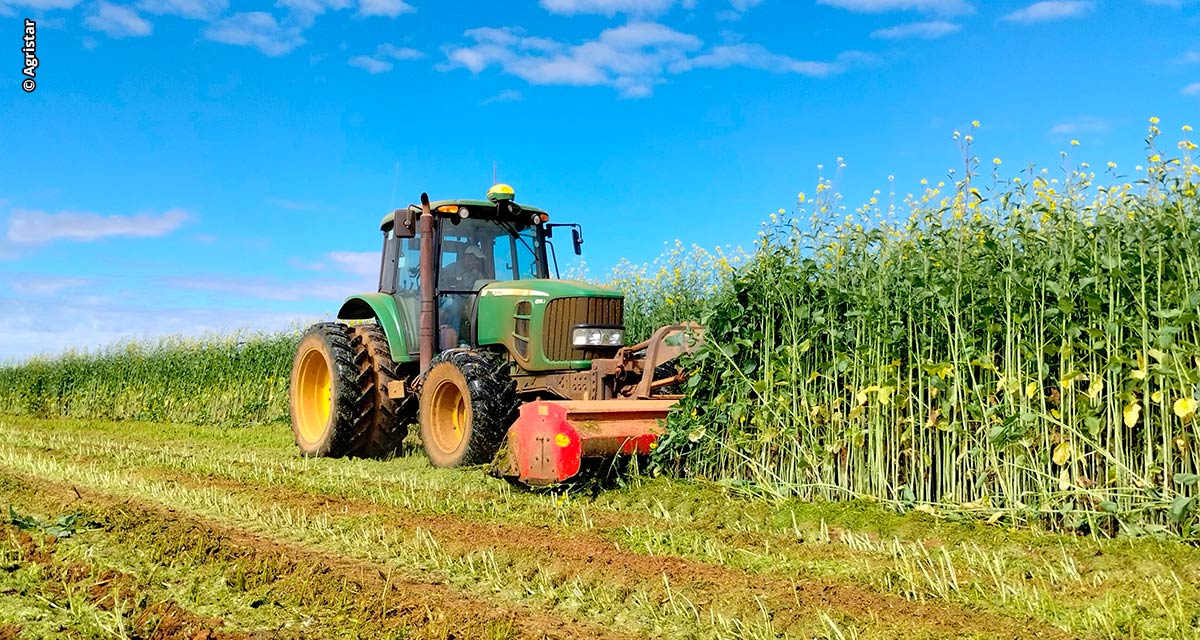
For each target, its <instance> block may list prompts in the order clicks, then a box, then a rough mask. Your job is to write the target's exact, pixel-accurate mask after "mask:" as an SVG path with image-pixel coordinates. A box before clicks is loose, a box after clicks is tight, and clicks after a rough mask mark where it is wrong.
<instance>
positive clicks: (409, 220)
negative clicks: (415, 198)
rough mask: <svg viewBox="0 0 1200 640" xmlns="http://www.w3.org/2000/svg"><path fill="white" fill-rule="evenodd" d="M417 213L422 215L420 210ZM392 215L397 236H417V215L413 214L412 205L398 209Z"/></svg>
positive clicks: (393, 227)
mask: <svg viewBox="0 0 1200 640" xmlns="http://www.w3.org/2000/svg"><path fill="white" fill-rule="evenodd" d="M417 215H418V216H419V215H421V214H420V212H419V211H418V212H417ZM392 216H393V217H392V222H393V226H392V229H393V231H394V233H395V235H396V237H397V238H415V237H416V236H417V222H416V221H417V217H416V216H414V215H413V211H412V207H409V208H408V209H396V211H395V212H393V213H392Z"/></svg>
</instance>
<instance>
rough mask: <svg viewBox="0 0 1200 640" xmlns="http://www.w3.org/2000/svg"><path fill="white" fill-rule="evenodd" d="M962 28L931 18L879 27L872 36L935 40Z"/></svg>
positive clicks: (891, 38)
mask: <svg viewBox="0 0 1200 640" xmlns="http://www.w3.org/2000/svg"><path fill="white" fill-rule="evenodd" d="M961 29H962V27H961V26H959V25H957V24H954V23H953V22H947V21H945V20H931V21H929V22H911V23H909V24H902V25H897V26H895V27H888V28H886V29H878V30H876V31H872V32H871V37H872V38H882V39H884V40H903V39H907V38H921V39H923V40H935V39H937V38H942V37H945V36H948V35H950V34H952V33H956V32H958V31H960V30H961Z"/></svg>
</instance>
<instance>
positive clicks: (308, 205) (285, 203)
mask: <svg viewBox="0 0 1200 640" xmlns="http://www.w3.org/2000/svg"><path fill="white" fill-rule="evenodd" d="M266 202H267V204H273V205H275V206H277V207H280V208H283V209H287V210H289V211H308V212H320V211H328V210H329V207H327V206H325V205H322V204H317V203H315V202H298V201H296V200H286V199H284V198H267V200H266Z"/></svg>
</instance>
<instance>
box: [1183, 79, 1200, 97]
mask: <svg viewBox="0 0 1200 640" xmlns="http://www.w3.org/2000/svg"><path fill="white" fill-rule="evenodd" d="M1179 93H1181V94H1183V95H1185V96H1200V82H1193V83H1191V84H1189V85H1188V86H1186V87H1184V88H1182V89H1180V90H1179Z"/></svg>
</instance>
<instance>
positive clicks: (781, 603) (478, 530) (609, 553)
mask: <svg viewBox="0 0 1200 640" xmlns="http://www.w3.org/2000/svg"><path fill="white" fill-rule="evenodd" d="M153 471H154V475H155V476H156V477H159V478H162V479H166V480H170V481H172V482H177V483H179V484H180V485H182V486H186V487H189V488H219V489H222V490H224V491H227V492H229V493H231V494H238V495H243V496H247V497H251V498H252V499H261V500H262V501H264V502H266V503H268V504H286V505H289V506H292V507H299V508H303V509H304V510H305V511H307V512H308V513H310V514H313V515H316V514H327V515H330V516H338V515H366V516H373V517H378V518H381V519H383V520H384V521H386V522H387V523H388V524H389V525H391V526H394V527H395V528H396V529H398V530H401V531H407V530H415V529H418V528H420V529H424V530H426V531H429V532H430V533H431V534H432V535H433V536H434V538H435V539H436V540H437V541H438V543H439V544H440V545H441V546H442V548H443V549H445V550H447V551H450V552H452V553H457V554H461V555H465V554H467V553H470V552H471V551H475V550H478V549H491V550H494V551H499V552H502V553H504V554H505V555H506V556H508V557H509V558H510V559H513V560H514V562H525V563H530V564H533V565H536V567H538V568H541V569H543V570H546V571H550V572H552V573H555V574H558V575H562V576H566V577H568V578H570V577H580V578H583V579H591V580H600V581H603V582H605V583H608V584H613V585H620V586H622V587H623V588H625V589H627V590H629V591H632V590H633V589H635V588H638V587H644V586H647V585H659V584H663V583H664V580H665V581H666V583H667V584H669V586H670V589H672V590H677V591H678V592H679V593H681V594H683V595H684V596H685V597H686V598H687V599H688V600H690V601H691V602H692V603H693V604H695V605H696V606H697V607H699V608H700V609H701V610H702V611H703V610H704V609H709V610H713V611H716V612H718V613H723V614H726V615H728V614H736V615H739V616H743V617H744V618H745V619H760V617H761V615H762V609H763V608H764V607H765V608H766V610H767V611H768V612H770V614H769V616H770V618H771V622H772V625H773V626H774V627H775V628H776V629H777V630H779V631H793V632H798V631H804V630H806V629H807V628H808V627H809V625H810V624H811V621H812V619H813V616H814V613H815V612H816V611H819V610H834V611H839V612H841V613H843V614H845V615H847V616H850V617H852V618H854V619H856V620H860V621H862V622H864V623H870V624H871V625H872V626H880V627H882V628H885V629H888V630H889V633H890V634H894V635H896V636H907V635H913V634H916V635H920V634H921V633H928V632H929V631H931V630H932V631H937V632H939V633H942V634H946V635H953V636H960V635H969V634H972V633H983V632H986V633H991V634H994V635H995V636H997V637H1004V638H1066V637H1069V636H1068V635H1067V634H1063V633H1061V632H1058V631H1056V630H1053V629H1047V628H1046V627H1045V625H1044V624H1043V623H1040V622H1035V621H1034V619H1032V618H1029V619H1025V620H1016V619H1012V618H1007V617H1003V616H997V615H991V614H986V613H981V612H978V611H974V610H971V609H968V608H965V607H962V606H956V605H954V604H950V603H928V602H926V603H921V602H913V601H911V600H906V599H904V598H902V597H899V596H893V595H888V594H882V593H879V592H876V591H872V590H869V589H866V588H863V587H859V586H855V585H849V584H845V583H839V582H835V581H831V580H820V579H816V580H814V579H811V578H806V577H804V576H796V578H795V579H794V580H787V579H783V578H779V577H775V576H767V575H763V574H758V573H751V572H749V571H744V570H740V569H734V568H727V567H722V566H719V565H713V564H707V563H703V562H698V561H694V560H688V559H683V558H679V557H674V556H655V555H646V554H642V553H636V552H633V551H628V550H623V549H618V548H616V547H615V546H614V545H613V543H612V542H610V541H607V540H604V539H602V538H600V537H599V536H597V535H594V534H593V533H591V532H588V531H580V532H578V533H574V534H573V535H570V536H565V535H563V534H562V533H561V532H558V531H556V530H554V529H553V528H552V527H550V526H549V525H541V526H534V525H526V524H515V523H513V524H510V523H506V524H494V523H482V522H477V521H472V520H468V519H464V518H461V517H456V516H449V515H430V514H424V513H418V512H411V511H405V510H404V509H402V508H401V507H397V506H392V505H380V504H377V503H374V502H371V501H369V500H365V499H348V498H332V497H329V496H324V495H318V494H310V493H306V492H304V491H302V490H298V489H292V488H289V487H283V486H277V485H258V484H244V483H241V482H237V481H234V480H230V479H228V478H215V477H211V476H203V477H201V476H195V475H191V474H187V473H174V472H171V471H170V470H166V469H161V468H156V469H154V470H153ZM664 590H665V589H664ZM760 603H761V604H760Z"/></svg>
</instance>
